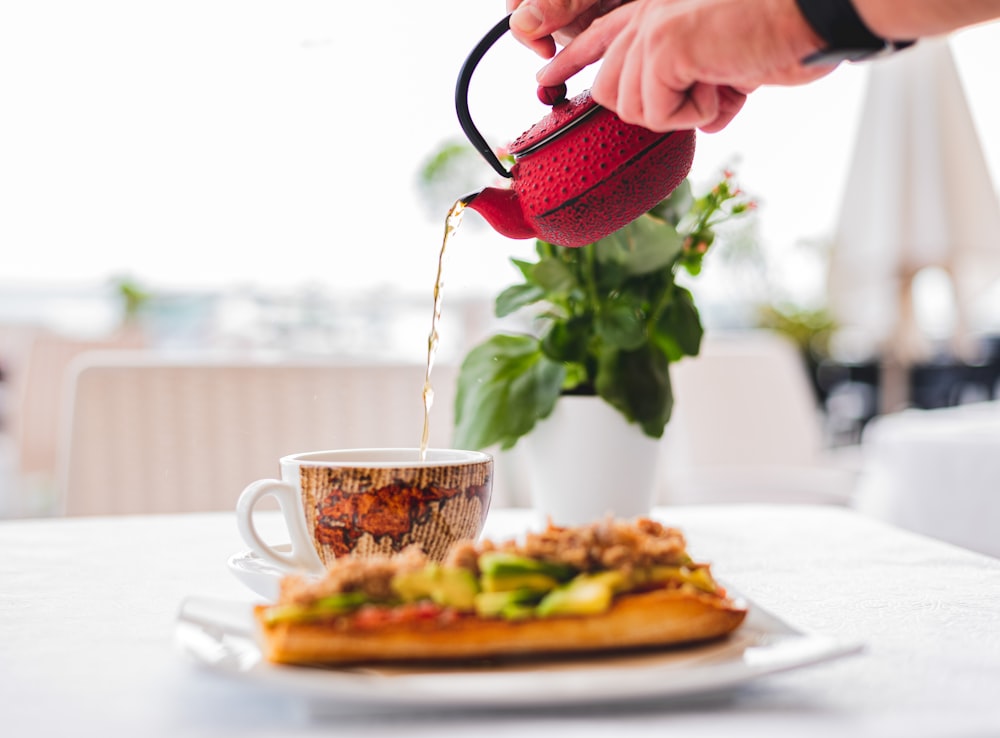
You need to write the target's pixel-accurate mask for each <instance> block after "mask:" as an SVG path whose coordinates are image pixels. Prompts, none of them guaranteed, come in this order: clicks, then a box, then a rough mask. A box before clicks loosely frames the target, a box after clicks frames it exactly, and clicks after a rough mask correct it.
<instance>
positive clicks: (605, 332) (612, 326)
mask: <svg viewBox="0 0 1000 738" xmlns="http://www.w3.org/2000/svg"><path fill="white" fill-rule="evenodd" d="M595 323H596V324H595V331H596V333H597V335H598V337H600V339H601V341H602V342H603V345H604V346H607V347H610V348H618V349H626V350H631V349H637V348H639V347H640V346H641V345H642V344H644V343H645V342H646V321H645V320H644V317H643V314H642V311H641V310H639V309H638V308H636V307H635V306H634V305H632V304H629V303H627V302H624V301H623V302H622V303H621V304H618V305H613V306H612V307H611V308H610V309H609V310H606V311H604V312H602V313H601V314H600V315H598V316H597V319H596V321H595Z"/></svg>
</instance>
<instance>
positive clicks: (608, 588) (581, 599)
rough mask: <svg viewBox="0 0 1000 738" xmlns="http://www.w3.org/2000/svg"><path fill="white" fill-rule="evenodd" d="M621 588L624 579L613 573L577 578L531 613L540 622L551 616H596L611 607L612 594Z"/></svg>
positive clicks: (546, 597)
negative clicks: (534, 614) (541, 619)
mask: <svg viewBox="0 0 1000 738" xmlns="http://www.w3.org/2000/svg"><path fill="white" fill-rule="evenodd" d="M625 586H626V581H625V577H624V576H623V575H622V574H621V573H620V572H617V571H604V572H599V573H597V574H580V575H579V576H577V577H576V578H574V579H573V580H571V581H570V582H569V583H567V584H564V585H563V586H561V587H559V588H557V589H554V590H552V591H551V592H549V593H548V594H546V595H545V597H543V598H542V600H541V602H539V603H538V607H536V608H535V613H536V614H537V615H538V617H541V618H546V617H552V616H554V615H597V614H599V613H602V612H605V611H607V610H608V608H610V607H611V602H612V600H613V599H614V596H615V593H616V592H618V591H621V590H622V589H623V588H625Z"/></svg>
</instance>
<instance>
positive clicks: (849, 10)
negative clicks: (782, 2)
mask: <svg viewBox="0 0 1000 738" xmlns="http://www.w3.org/2000/svg"><path fill="white" fill-rule="evenodd" d="M795 3H796V5H798V6H799V11H800V12H801V13H802V16H803V17H804V18H805V19H806V22H807V23H808V24H809V25H810V26H812V29H813V30H814V31H816V33H817V35H819V37H820V38H821V39H823V41H824V42H826V46H825V47H824V48H822V49H820V50H819V51H816V52H814V53H812V54H810V55H809V56H807V57H806V58H805V59H803V60H802V63H803V64H804V65H806V66H820V65H835V64H839V63H840V62H842V61H861V60H862V59H871V58H873V57H876V56H883V55H886V54H892V53H894V52H896V51H899V50H900V49H905V48H906V47H907V46H912V45H913V44H914V42H913V41H891V40H888V39H884V38H881V37H879V36H876V35H875V34H874V33H872V31H871V29H870V28H868V26H866V25H865V22H864V21H863V20H862V19H861V16H860V15H858V11H857V9H855V7H854V3H853V2H851V0H795Z"/></svg>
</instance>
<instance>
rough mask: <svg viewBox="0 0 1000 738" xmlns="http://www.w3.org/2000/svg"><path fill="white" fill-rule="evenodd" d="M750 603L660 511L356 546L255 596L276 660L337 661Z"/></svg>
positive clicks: (498, 645) (668, 624) (575, 648)
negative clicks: (376, 551)
mask: <svg viewBox="0 0 1000 738" xmlns="http://www.w3.org/2000/svg"><path fill="white" fill-rule="evenodd" d="M745 616H746V610H745V608H743V607H741V606H740V605H738V604H737V603H735V602H734V601H732V600H731V599H730V598H729V597H728V596H727V595H726V592H725V590H724V589H723V588H722V587H720V586H719V585H718V584H717V583H716V582H715V580H714V579H713V578H712V575H711V572H710V571H709V567H708V565H707V564H702V563H695V562H694V561H692V560H691V558H690V557H689V556H688V554H687V551H686V545H685V541H684V537H683V535H682V534H681V533H680V532H679V531H678V530H676V529H674V528H668V527H665V526H663V525H661V524H660V523H658V522H656V521H653V520H649V519H646V518H640V519H637V520H634V521H622V520H614V519H611V518H608V519H605V520H601V521H598V522H595V523H593V524H590V525H586V526H581V527H576V528H563V527H557V526H553V525H549V526H548V528H547V529H545V530H544V531H542V532H539V533H532V534H528V535H527V536H526V537H525V538H524V539H523V540H518V541H508V542H504V543H500V544H496V543H493V542H491V541H488V540H487V541H482V542H480V543H474V542H472V541H461V542H459V543H456V544H455V545H453V546H452V548H451V550H450V552H449V555H448V557H447V558H446V559H445V560H444V561H443V562H441V563H434V562H431V561H429V560H428V559H427V558H426V557H425V556H424V554H423V553H422V552H421V551H420V550H419V549H417V548H410V549H407V550H406V551H404V552H403V553H401V554H399V555H397V556H394V557H381V558H368V559H361V558H352V557H345V558H342V559H338V560H337V561H335V562H334V563H333V564H332V565H331V566H330V567H329V569H328V571H327V573H326V575H325V576H324V577H322V578H320V579H305V578H299V577H288V578H286V579H285V580H284V581H283V582H282V586H281V596H280V598H279V600H278V602H277V603H275V604H273V605H259V606H257V607H256V609H255V617H256V620H257V623H258V625H259V627H260V633H261V635H262V639H263V642H264V646H265V648H264V650H265V655H266V657H267V658H268V659H269V660H271V661H274V662H280V663H324V664H345V663H359V662H384V661H414V660H419V661H427V660H430V661H442V660H450V661H454V660H469V659H481V658H492V657H501V656H515V655H516V656H526V655H543V654H555V653H568V652H586V651H600V650H608V649H628V648H637V647H649V646H665V645H674V644H680V643H690V642H695V641H703V640H708V639H713V638H719V637H722V636H724V635H726V634H728V633H730V632H732V631H733V630H735V629H736V628H737V627H738V626H739V625H740V623H741V622H742V621H743V619H744V617H745Z"/></svg>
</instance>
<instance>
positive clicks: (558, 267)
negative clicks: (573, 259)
mask: <svg viewBox="0 0 1000 738" xmlns="http://www.w3.org/2000/svg"><path fill="white" fill-rule="evenodd" d="M531 277H532V281H534V283H535V284H537V285H538V286H539V287H541V288H542V289H544V290H545V291H546V292H556V293H559V292H563V293H564V292H569V291H570V290H571V289H573V288H574V287H576V286H577V282H576V277H575V276H574V275H573V270H572V269H570V268H569V266H568V265H567V264H566V263H565V262H563V261H562V260H561V259H558V258H554V257H547V258H544V259H542V260H541V261H540V262H538V263H537V264H535V268H534V269H533V270H532V273H531Z"/></svg>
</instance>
